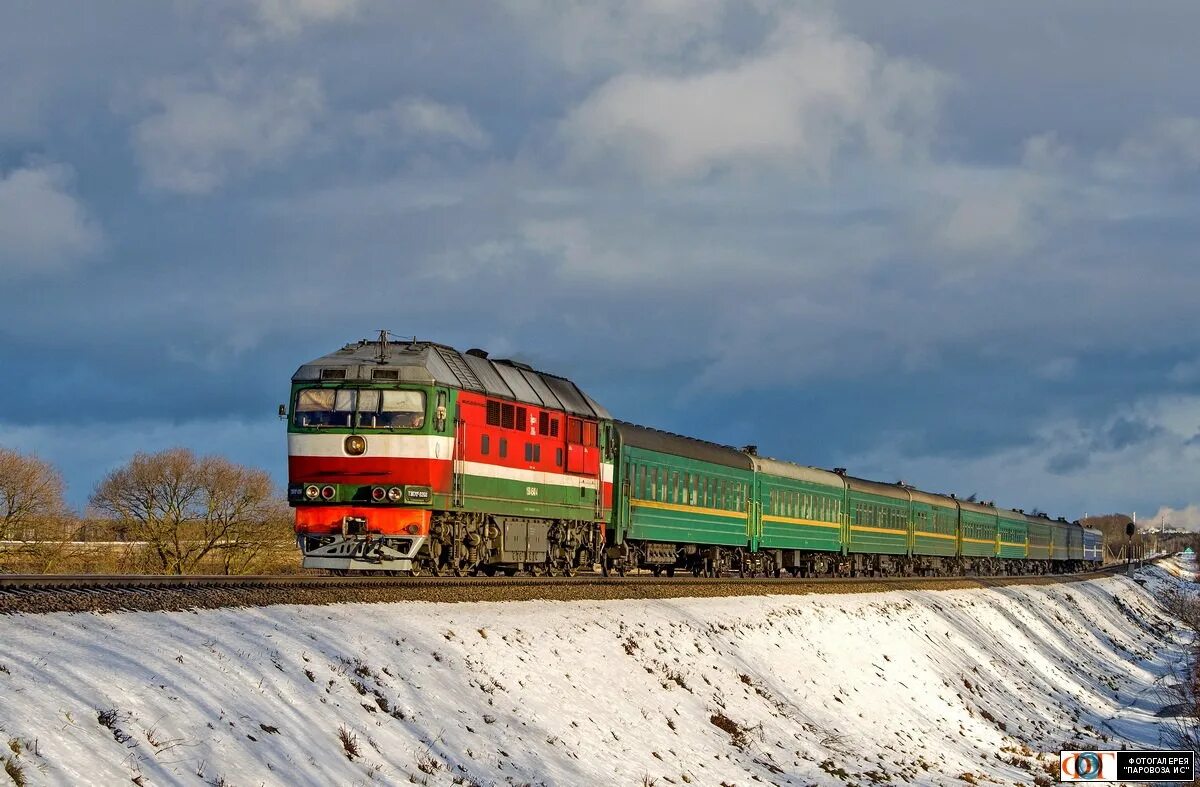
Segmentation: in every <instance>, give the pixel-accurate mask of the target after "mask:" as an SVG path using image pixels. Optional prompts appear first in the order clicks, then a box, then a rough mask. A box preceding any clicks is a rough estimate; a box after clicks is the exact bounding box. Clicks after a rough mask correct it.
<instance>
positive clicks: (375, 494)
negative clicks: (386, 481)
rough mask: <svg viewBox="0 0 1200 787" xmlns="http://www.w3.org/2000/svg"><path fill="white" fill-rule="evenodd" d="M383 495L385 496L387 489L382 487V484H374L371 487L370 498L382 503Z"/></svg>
mask: <svg viewBox="0 0 1200 787" xmlns="http://www.w3.org/2000/svg"><path fill="white" fill-rule="evenodd" d="M385 497H387V490H386V489H384V488H383V487H382V486H376V487H372V488H371V499H372V500H374V501H375V502H376V503H382V502H383V499H384V498H385Z"/></svg>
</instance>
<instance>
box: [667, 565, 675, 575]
mask: <svg viewBox="0 0 1200 787" xmlns="http://www.w3.org/2000/svg"><path fill="white" fill-rule="evenodd" d="M667 576H668V577H673V576H675V566H667Z"/></svg>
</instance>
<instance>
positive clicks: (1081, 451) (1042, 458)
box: [845, 396, 1200, 519]
mask: <svg viewBox="0 0 1200 787" xmlns="http://www.w3.org/2000/svg"><path fill="white" fill-rule="evenodd" d="M1198 424H1200V396H1148V397H1144V398H1142V399H1139V400H1137V401H1135V402H1131V403H1128V404H1124V405H1120V406H1117V407H1115V408H1114V409H1113V410H1112V411H1110V412H1108V413H1107V414H1105V415H1103V416H1101V417H1098V418H1095V419H1087V418H1084V417H1081V416H1079V415H1075V414H1063V413H1059V414H1055V415H1047V416H1045V417H1044V418H1042V419H1041V420H1040V423H1038V424H1037V425H1035V426H1034V427H1033V429H1032V430H1031V432H1030V434H1029V436H1028V437H1027V438H1026V439H1023V440H1021V441H1020V442H1018V443H1017V444H1015V445H1008V446H1003V447H1001V448H999V449H997V450H986V449H983V448H977V449H976V450H974V451H972V452H970V453H969V454H967V455H965V456H953V457H952V456H946V455H939V454H938V453H935V452H912V451H906V450H904V448H902V446H904V445H905V440H904V439H903V436H902V435H901V434H900V433H896V434H891V435H886V434H885V435H882V436H881V437H880V439H879V441H878V443H877V445H876V447H874V448H872V449H870V450H868V451H863V452H861V453H859V454H857V455H855V456H851V457H849V458H847V459H846V460H845V462H846V464H847V466H848V467H850V468H851V472H853V473H856V474H863V475H865V476H866V477H868V478H880V479H885V480H886V479H890V478H891V477H893V476H898V475H900V474H903V476H904V478H905V480H907V481H909V482H911V483H913V484H915V485H916V486H917V487H918V488H921V489H928V490H929V491H947V492H950V491H954V492H957V493H959V494H960V495H963V494H968V493H970V492H979V493H980V495H982V496H983V497H985V498H987V499H993V498H994V499H995V500H996V502H997V504H998V505H1002V506H1006V507H1014V508H1025V509H1030V508H1032V507H1034V506H1037V507H1039V508H1042V509H1044V510H1049V509H1052V508H1054V506H1058V509H1057V510H1053V511H1051V513H1052V514H1062V515H1066V516H1068V517H1069V518H1072V519H1075V518H1078V517H1080V516H1082V515H1083V513H1084V512H1085V511H1086V512H1091V513H1096V512H1098V511H1122V510H1124V511H1128V510H1130V509H1138V510H1140V509H1142V508H1145V510H1151V509H1153V508H1154V507H1157V506H1160V505H1161V501H1163V500H1176V499H1178V493H1179V490H1181V489H1190V488H1191V486H1192V484H1191V479H1194V478H1195V477H1196V475H1197V473H1200V446H1196V445H1193V444H1192V443H1191V437H1192V435H1193V434H1194V433H1195V431H1196V429H1197V425H1198ZM939 486H940V489H939V488H938V487H939ZM1052 503H1053V505H1052ZM1156 516H1157V515H1156Z"/></svg>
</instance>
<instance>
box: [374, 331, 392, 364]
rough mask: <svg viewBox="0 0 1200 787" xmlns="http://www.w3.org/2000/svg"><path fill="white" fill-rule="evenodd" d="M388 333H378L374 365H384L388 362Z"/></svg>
mask: <svg viewBox="0 0 1200 787" xmlns="http://www.w3.org/2000/svg"><path fill="white" fill-rule="evenodd" d="M388 349H389V348H388V332H387V331H380V332H379V355H377V356H375V363H378V364H385V363H387V362H388Z"/></svg>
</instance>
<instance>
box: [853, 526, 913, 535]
mask: <svg viewBox="0 0 1200 787" xmlns="http://www.w3.org/2000/svg"><path fill="white" fill-rule="evenodd" d="M850 529H851V530H861V531H863V532H866V533H898V534H899V535H902V536H906V535H908V531H907V530H893V529H891V528H887V527H867V526H866V525H851V526H850Z"/></svg>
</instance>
